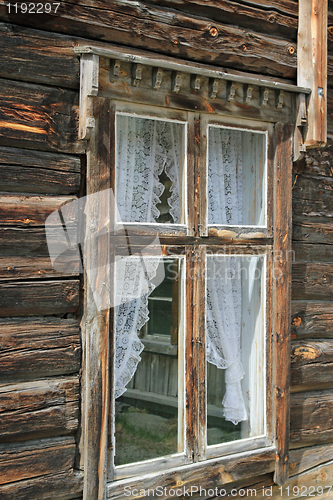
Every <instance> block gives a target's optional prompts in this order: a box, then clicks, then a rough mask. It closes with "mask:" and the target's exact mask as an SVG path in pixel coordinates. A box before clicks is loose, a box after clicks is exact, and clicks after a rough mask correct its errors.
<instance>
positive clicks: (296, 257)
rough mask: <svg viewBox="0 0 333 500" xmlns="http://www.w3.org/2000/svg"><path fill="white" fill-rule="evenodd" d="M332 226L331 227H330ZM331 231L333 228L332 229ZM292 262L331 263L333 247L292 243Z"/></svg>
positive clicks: (332, 260) (332, 261)
mask: <svg viewBox="0 0 333 500" xmlns="http://www.w3.org/2000/svg"><path fill="white" fill-rule="evenodd" d="M332 226H333V225H332ZM332 230H333V227H332ZM291 258H292V259H293V262H295V261H297V262H302V261H303V262H326V263H328V262H331V263H333V245H322V244H316V243H306V242H305V243H303V242H300V241H294V242H293V253H292V255H291Z"/></svg>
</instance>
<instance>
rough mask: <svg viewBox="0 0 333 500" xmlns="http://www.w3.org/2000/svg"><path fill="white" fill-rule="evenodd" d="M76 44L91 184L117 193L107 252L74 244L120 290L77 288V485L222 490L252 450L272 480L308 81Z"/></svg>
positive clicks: (253, 465) (282, 436)
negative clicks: (81, 294) (102, 303)
mask: <svg viewBox="0 0 333 500" xmlns="http://www.w3.org/2000/svg"><path fill="white" fill-rule="evenodd" d="M81 50H82V52H83V53H84V52H85V51H87V52H88V54H84V55H83V56H82V66H81V71H82V76H81V78H82V80H81V82H82V83H81V88H82V89H83V90H82V92H81V111H80V119H81V117H83V118H82V120H81V125H80V131H81V137H84V136H86V137H88V136H89V130H90V128H92V129H93V133H92V134H90V144H89V149H88V151H89V155H88V171H87V181H88V194H89V192H91V193H94V192H96V191H98V190H101V189H112V190H113V192H114V193H115V206H116V210H115V215H112V217H111V221H109V224H111V226H110V227H111V229H112V230H111V233H112V238H110V241H109V245H108V252H104V253H103V252H100V251H99V248H98V246H97V247H96V243H94V240H93V238H90V239H88V240H87V249H86V250H87V251H88V252H89V255H91V262H92V263H95V267H98V265H100V267H103V266H101V263H100V261H103V262H105V259H108V258H110V255H111V256H112V259H115V261H116V264H115V268H114V272H113V273H112V275H110V276H109V277H108V278H107V279H108V280H109V281H110V283H112V285H111V287H110V290H111V293H112V294H114V296H115V297H116V298H117V304H118V305H117V306H116V307H114V308H111V309H108V310H104V311H97V310H96V307H95V308H94V305H93V302H92V299H91V295H90V297H89V293H88V298H87V300H86V311H85V321H84V323H83V327H84V331H85V338H86V354H85V355H86V358H85V359H86V361H85V363H86V368H85V379H84V380H85V384H86V385H85V392H84V396H85V401H84V419H85V420H84V431H85V432H84V433H83V435H84V437H83V439H84V440H83V447H82V449H83V463H84V467H85V468H87V470H86V477H87V479H86V483H85V495H86V498H89V499H91V498H103V497H104V496H106V497H108V498H113V497H118V496H122V495H123V494H124V487H125V486H127V488H129V489H130V488H134V487H135V488H136V489H139V490H140V489H147V488H148V487H149V488H151V489H154V488H156V487H158V486H159V487H167V488H172V487H173V486H174V487H176V486H177V485H183V484H186V485H187V486H188V485H193V486H195V485H199V484H200V483H201V482H202V479H203V477H204V478H205V480H207V481H212V483H210V484H214V485H216V486H220V487H221V485H226V484H227V483H228V482H231V481H237V480H238V479H242V478H244V477H245V476H248V477H250V476H251V475H256V474H257V473H258V466H259V464H260V471H261V473H262V474H264V473H267V472H275V480H276V482H278V483H279V484H282V483H283V482H284V481H285V479H286V477H287V470H288V425H289V422H288V408H289V406H288V405H289V387H288V381H289V354H288V346H289V344H288V342H289V300H290V299H289V293H290V264H291V256H290V252H289V250H290V241H291V234H290V227H291V204H290V200H291V164H292V133H293V127H292V125H291V123H292V121H293V116H294V111H293V106H296V99H295V96H296V95H297V96H299V95H300V96H301V98H299V101H298V102H301V103H303V104H304V102H305V101H304V99H303V98H302V96H304V93H303V94H302V93H301V94H299V92H300V90H302V91H303V92H306V89H295V88H294V87H292V86H286V85H284V86H283V88H282V89H280V90H278V87H277V86H276V83H274V84H273V83H270V82H265V85H268V87H266V86H264V84H262V85H260V82H257V86H256V85H255V83H256V82H255V79H254V78H253V77H250V76H247V77H246V78H245V77H243V78H244V79H245V80H244V81H242V79H241V77H239V78H240V80H237V78H238V76H233V78H235V81H228V80H227V78H229V79H230V74H229V75H224V78H222V77H221V73H218V72H216V73H215V74H214V72H213V73H212V70H209V69H204V68H198V67H197V66H194V65H193V66H194V67H193V68H189V67H188V65H186V66H185V65H183V66H182V67H181V68H182V69H184V68H185V69H186V71H185V72H184V73H181V72H180V67H179V65H178V66H177V64H178V63H173V62H170V60H168V61H166V62H165V68H164V69H163V70H162V69H161V68H160V67H159V64H160V61H158V63H157V61H153V60H152V58H151V57H147V58H146V59H145V58H143V57H142V56H140V57H139V56H137V59H135V56H134V55H133V54H132V55H131V56H128V55H127V54H126V53H125V52H124V53H121V52H120V53H119V52H117V55H116V53H115V51H111V52H107V51H101V52H100V56H101V60H100V61H99V60H98V57H97V55H96V54H97V53H98V49H94V51H95V53H89V51H90V52H91V51H92V49H81ZM94 51H93V52H94ZM200 71H201V73H200ZM98 75H99V78H100V83H99V85H98V82H97V76H98ZM214 75H215V77H214ZM218 77H221V78H220V79H219V78H218ZM235 82H236V83H235ZM84 89H85V90H84ZM296 91H297V92H296ZM103 220H104V219H103ZM93 222H94V223H95V224H96V222H95V221H89V216H88V222H87V227H92V226H93ZM97 225H98V223H97ZM94 230H95V229H94ZM157 236H158V239H156V238H157ZM128 248H130V252H129V253H128ZM106 253H108V254H109V255H106ZM125 256H126V257H125ZM118 257H124V258H123V259H121V258H119V259H118V260H117V258H118ZM103 259H104V260H103ZM98 261H99V262H98ZM94 279H95V286H96V287H98V286H99V284H100V286H102V285H103V286H104V285H105V280H106V278H105V276H102V273H101V275H100V276H99V275H98V273H97V277H96V276H95V278H94ZM128 290H130V293H129V292H128ZM139 357H141V360H140V358H139ZM92 380H93V381H95V383H94V384H92ZM89 384H90V385H89ZM240 460H241V461H242V464H243V466H242V468H239V467H238V464H239V461H240ZM127 491H129V490H127Z"/></svg>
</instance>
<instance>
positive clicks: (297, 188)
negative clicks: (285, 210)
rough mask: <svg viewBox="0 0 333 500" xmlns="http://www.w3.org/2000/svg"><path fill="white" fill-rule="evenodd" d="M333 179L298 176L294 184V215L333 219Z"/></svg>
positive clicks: (305, 175)
mask: <svg viewBox="0 0 333 500" xmlns="http://www.w3.org/2000/svg"><path fill="white" fill-rule="evenodd" d="M332 195H333V178H332V177H321V176H320V177H319V176H318V177H317V176H316V177H315V176H309V175H307V174H296V175H295V176H294V184H293V214H294V215H296V216H298V217H300V216H304V215H305V216H311V217H318V216H319V217H333V203H332Z"/></svg>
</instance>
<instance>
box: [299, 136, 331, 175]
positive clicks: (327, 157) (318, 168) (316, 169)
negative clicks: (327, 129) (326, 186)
mask: <svg viewBox="0 0 333 500" xmlns="http://www.w3.org/2000/svg"><path fill="white" fill-rule="evenodd" d="M332 160H333V140H332V138H329V137H328V138H327V145H326V146H325V147H324V148H317V149H309V150H308V151H306V152H305V154H304V155H303V156H302V158H301V159H300V160H299V161H297V162H295V163H294V165H293V172H294V174H308V175H315V176H319V175H323V176H325V177H332V176H333V167H332Z"/></svg>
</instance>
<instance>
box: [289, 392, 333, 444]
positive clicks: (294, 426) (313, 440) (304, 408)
mask: <svg viewBox="0 0 333 500" xmlns="http://www.w3.org/2000/svg"><path fill="white" fill-rule="evenodd" d="M290 414H291V420H290V444H291V447H293V448H300V447H303V446H310V445H319V444H323V443H331V442H332V440H333V395H332V390H325V391H312V392H305V393H302V392H301V393H298V394H292V395H291V401H290Z"/></svg>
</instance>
